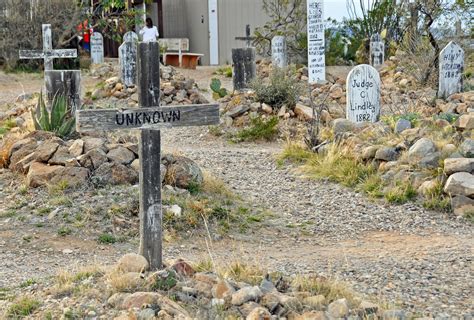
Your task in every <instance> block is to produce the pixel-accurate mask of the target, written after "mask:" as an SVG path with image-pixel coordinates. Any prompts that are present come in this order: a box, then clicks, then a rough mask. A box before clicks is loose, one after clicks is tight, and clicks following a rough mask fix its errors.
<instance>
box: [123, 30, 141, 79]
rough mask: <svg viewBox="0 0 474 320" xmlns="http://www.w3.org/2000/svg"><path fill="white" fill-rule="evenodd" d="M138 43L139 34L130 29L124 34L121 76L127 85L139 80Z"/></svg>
mask: <svg viewBox="0 0 474 320" xmlns="http://www.w3.org/2000/svg"><path fill="white" fill-rule="evenodd" d="M137 43H138V36H137V34H136V33H135V32H133V31H129V32H127V33H125V35H124V36H123V43H122V45H121V46H120V47H119V62H120V77H121V79H122V81H123V84H124V85H126V86H127V87H130V86H133V85H135V84H136V81H137Z"/></svg>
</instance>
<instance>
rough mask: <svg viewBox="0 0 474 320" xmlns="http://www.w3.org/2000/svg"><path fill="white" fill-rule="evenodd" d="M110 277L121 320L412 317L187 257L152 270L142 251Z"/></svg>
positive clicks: (120, 264) (111, 305) (112, 304)
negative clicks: (219, 270) (210, 268)
mask: <svg viewBox="0 0 474 320" xmlns="http://www.w3.org/2000/svg"><path fill="white" fill-rule="evenodd" d="M109 279H110V281H109V285H110V286H112V288H113V289H112V291H115V292H116V293H114V294H113V295H111V296H110V297H109V298H108V300H107V306H108V308H113V309H114V310H117V312H118V314H117V315H116V317H115V318H114V319H115V320H125V319H217V318H220V317H219V315H221V316H225V318H226V317H232V318H241V319H248V320H259V319H282V318H286V319H293V320H299V319H301V320H302V319H343V318H344V319H346V318H348V317H350V318H351V319H366V318H374V319H375V318H377V317H378V316H380V318H382V319H401V318H400V317H402V318H404V317H405V316H406V315H407V314H406V313H405V312H404V311H403V310H382V308H380V307H379V306H378V305H377V304H374V303H371V302H368V301H364V300H361V299H360V298H356V297H354V296H350V297H347V298H345V297H342V296H341V297H337V298H327V297H325V296H324V295H322V294H313V293H311V292H309V291H306V290H307V288H302V287H301V286H300V285H298V284H296V283H295V282H292V281H291V279H289V278H284V277H279V279H277V280H276V281H274V280H272V279H271V277H270V276H268V275H267V276H266V277H263V280H262V281H261V282H260V283H259V284H254V285H252V284H249V283H246V282H242V281H236V280H233V279H230V278H224V277H221V276H219V275H217V274H215V273H212V272H197V271H196V270H194V268H193V267H192V266H191V265H189V264H188V263H186V262H185V261H183V260H177V261H175V262H174V263H170V264H169V267H167V268H165V269H163V270H160V271H157V272H148V263H147V261H146V259H145V258H143V257H142V256H140V255H137V254H127V255H125V256H123V257H122V258H121V259H120V260H119V261H118V263H117V265H116V266H115V267H114V270H112V271H111V273H110V275H109ZM117 279H120V281H117ZM311 281H314V282H315V283H316V282H317V281H318V280H316V279H313V280H311ZM321 281H325V280H321ZM117 291H121V292H117ZM169 297H174V299H173V300H172V299H170V298H169Z"/></svg>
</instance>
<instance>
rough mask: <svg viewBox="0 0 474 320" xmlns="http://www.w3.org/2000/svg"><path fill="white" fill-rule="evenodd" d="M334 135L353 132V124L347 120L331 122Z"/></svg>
mask: <svg viewBox="0 0 474 320" xmlns="http://www.w3.org/2000/svg"><path fill="white" fill-rule="evenodd" d="M332 129H333V131H334V134H338V133H344V132H351V131H352V130H354V123H353V122H352V121H350V120H347V119H336V120H334V121H333V122H332Z"/></svg>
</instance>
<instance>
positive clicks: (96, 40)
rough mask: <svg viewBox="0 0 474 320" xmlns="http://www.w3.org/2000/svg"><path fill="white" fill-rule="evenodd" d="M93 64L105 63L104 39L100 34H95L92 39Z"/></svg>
mask: <svg viewBox="0 0 474 320" xmlns="http://www.w3.org/2000/svg"><path fill="white" fill-rule="evenodd" d="M91 59H92V63H95V64H99V63H104V37H103V36H102V34H101V33H100V32H94V33H93V34H92V37H91Z"/></svg>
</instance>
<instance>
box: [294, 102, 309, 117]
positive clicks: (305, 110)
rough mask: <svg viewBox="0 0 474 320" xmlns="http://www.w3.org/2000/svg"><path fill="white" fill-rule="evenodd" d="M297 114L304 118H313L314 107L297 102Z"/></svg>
mask: <svg viewBox="0 0 474 320" xmlns="http://www.w3.org/2000/svg"><path fill="white" fill-rule="evenodd" d="M294 112H295V114H296V115H297V116H298V117H299V118H300V119H302V120H312V119H313V109H311V108H310V107H307V106H305V105H302V104H300V103H297V104H296V106H295V109H294Z"/></svg>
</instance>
